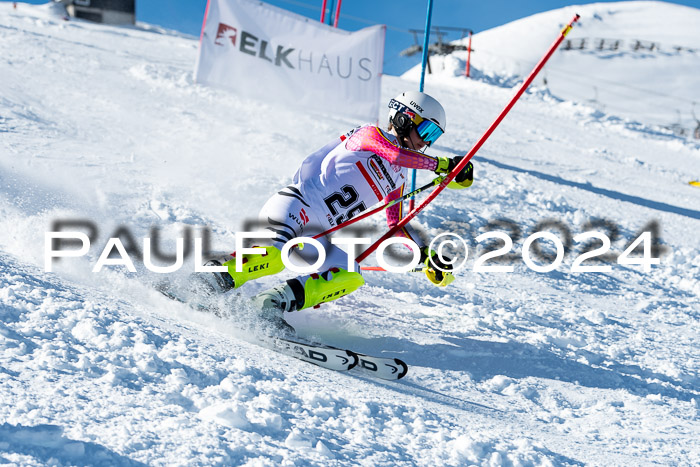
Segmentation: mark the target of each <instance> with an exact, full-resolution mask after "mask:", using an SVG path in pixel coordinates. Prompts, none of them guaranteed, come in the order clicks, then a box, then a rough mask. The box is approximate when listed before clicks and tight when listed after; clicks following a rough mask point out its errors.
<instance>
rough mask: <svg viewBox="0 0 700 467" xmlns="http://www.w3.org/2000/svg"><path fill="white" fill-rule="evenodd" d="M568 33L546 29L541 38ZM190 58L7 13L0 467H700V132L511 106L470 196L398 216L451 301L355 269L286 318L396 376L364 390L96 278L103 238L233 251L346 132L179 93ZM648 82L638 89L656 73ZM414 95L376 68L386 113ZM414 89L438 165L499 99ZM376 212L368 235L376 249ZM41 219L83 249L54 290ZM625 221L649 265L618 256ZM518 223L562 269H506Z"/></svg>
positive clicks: (1, 25) (479, 89)
mask: <svg viewBox="0 0 700 467" xmlns="http://www.w3.org/2000/svg"><path fill="white" fill-rule="evenodd" d="M654 5H655V7H654V8H655V9H657V11H661V12H665V11H667V10H666V9H665V8H666V7H665V5H664V4H659V3H655V4H654ZM610 8H611V9H614V8H617V7H610ZM669 8H670V7H669ZM674 8H675V7H674ZM668 11H671V10H670V9H669V10H668ZM695 12H696V10H692V13H693V14H695ZM584 13H585V12H584V11H583V10H582V11H581V14H584ZM668 15H670V13H668ZM568 16H569V14H568V12H564V14H563V15H562V16H559V15H557V16H556V18H555V19H553V22H554V23H556V24H551V25H550V24H549V23H550V22H549V21H547V22H546V24H543V26H542V29H543V30H546V31H548V32H549V33H551V37H552V40H553V38H554V37H555V36H556V33H557V32H558V30H559V29H558V28H559V23H564V22H566V21H568V20H569V19H570V18H568ZM613 18H614V16H611V17H605V20H606V21H607V22H611V21H613ZM619 18H623V15H619ZM593 20H594V19H593V18H590V17H584V18H582V24H584V25H587V24H591V22H593ZM620 21H622V20H620ZM619 24H623V23H622V22H621V23H619ZM658 27H659V29H658V31H667V29H668V28H667V27H666V26H664V25H659V26H658ZM653 31H655V30H652V32H653ZM680 31H681V29H680V28H679V29H678V31H676V32H678V34H680ZM660 33H661V32H659V34H660ZM669 34H671V33H670V32H669ZM547 35H549V34H547ZM650 38H651V39H654V37H650ZM662 39H663V38H662V37H660V38H659V40H662ZM681 39H682V37H676V36H673V37H672V38H671V39H669V41H670V42H677V43H678V44H679V45H684V44H685V43H681V42H680V41H681ZM687 39H688V41H689V44H690V42H693V41H695V43H697V40H696V36H692V35H689V36H688V37H687ZM690 45H693V44H690ZM545 49H546V45H545V46H543V47H539V46H538V47H536V48H535V51H536V53H537V54H539V53H540V52H541V53H544V51H545ZM196 53H197V40H196V39H195V38H190V37H183V36H181V35H177V34H173V33H169V32H167V31H162V30H159V29H157V28H155V27H146V26H139V27H134V28H120V27H109V26H101V25H95V24H89V23H86V22H80V21H64V20H63V19H62V18H61V17H60V16H56V15H55V14H54V13H53V11H52V9H50V8H49V7H48V6H42V7H30V6H28V5H25V4H19V5H18V7H17V9H13V8H12V4H11V3H1V4H0V82H1V83H2V92H1V93H0V187H1V190H0V229H1V230H2V236H1V237H0V401H1V402H2V403H1V404H0V463H11V464H19V465H45V464H51V465H53V464H55V465H188V466H189V465H198V464H199V465H203V464H223V465H324V466H326V465H349V464H353V465H367V466H370V465H371V466H373V465H580V464H592V465H652V464H677V465H698V464H700V445H699V443H698V439H700V419H699V414H700V412H699V410H700V409H699V407H698V402H699V400H700V384H699V383H700V379H699V377H698V370H699V368H700V351H699V344H698V342H699V339H698V338H699V337H700V336H699V335H698V329H700V235H698V231H700V202H699V201H700V188H698V187H695V186H692V185H689V184H688V182H689V181H692V180H698V179H700V144H698V142H697V140H693V139H690V138H682V137H678V136H675V135H673V134H672V133H670V132H668V131H663V130H661V129H659V128H658V127H656V126H653V125H651V124H648V123H646V122H643V121H639V120H634V119H630V118H623V117H620V116H617V115H615V114H614V113H606V112H604V111H601V110H600V109H596V108H595V107H594V106H591V105H586V104H585V103H576V102H573V101H568V100H562V99H559V98H554V97H552V94H551V93H550V92H549V91H547V90H545V89H542V88H541V87H539V88H534V89H532V90H531V91H530V92H528V93H527V94H526V95H525V96H524V97H523V98H522V99H521V101H520V102H518V104H517V105H516V106H515V108H514V109H513V110H512V112H511V113H510V114H509V115H508V117H507V118H506V119H505V120H504V121H503V123H502V124H501V126H500V127H499V128H498V129H497V130H496V132H495V133H494V134H493V135H492V137H491V138H490V139H489V141H488V142H487V143H486V144H485V145H484V147H483V148H482V149H481V151H480V152H479V153H478V155H477V156H476V157H475V158H474V165H475V173H476V180H475V183H474V185H473V186H472V187H471V188H469V189H467V190H460V191H452V190H445V191H444V192H443V193H442V194H441V195H440V196H439V197H438V198H437V199H436V200H435V202H434V203H433V204H431V205H430V206H429V207H428V208H427V209H426V210H425V211H424V212H422V213H421V214H420V215H419V216H418V218H417V222H416V225H417V226H418V228H419V229H420V230H421V231H422V232H423V234H424V235H425V236H426V238H427V239H430V238H433V237H436V236H437V235H438V234H440V233H443V232H453V233H456V234H459V235H461V236H462V237H463V238H465V239H466V240H467V243H468V245H469V248H470V256H469V259H468V261H467V263H466V268H465V269H464V270H463V271H461V272H460V273H458V274H457V279H456V280H455V282H454V283H453V284H451V285H450V286H449V287H447V288H444V289H442V288H440V289H438V288H435V287H433V286H432V285H430V284H429V283H428V281H427V280H425V277H422V275H421V274H403V275H402V274H389V273H382V272H367V273H366V274H365V277H366V280H367V285H366V286H365V287H363V288H361V289H360V290H359V291H357V292H356V293H354V294H352V295H351V296H349V297H346V298H344V299H341V300H339V301H336V302H333V303H330V304H326V305H324V306H323V307H321V308H319V309H315V310H309V311H304V312H300V313H295V314H293V316H291V317H290V322H293V324H295V326H296V327H297V329H298V331H299V334H300V335H302V336H306V337H310V338H312V337H313V338H315V339H317V340H321V341H323V342H326V343H329V344H333V345H336V346H346V347H349V348H351V349H353V350H356V351H360V352H365V353H373V354H379V355H385V356H390V357H399V358H401V359H403V360H405V361H406V362H407V363H408V364H409V366H410V370H409V373H408V375H407V376H406V377H405V378H404V379H403V380H400V381H398V382H387V381H381V380H376V379H373V378H372V377H371V376H369V375H368V374H366V373H362V372H359V371H355V370H353V371H351V372H349V373H335V372H332V371H328V370H324V369H321V368H319V367H315V366H313V365H310V364H308V363H305V362H301V361H299V360H296V359H293V358H290V357H287V356H283V355H280V354H277V353H274V352H272V351H271V350H269V349H266V348H263V347H261V346H259V345H256V344H255V343H254V342H253V341H254V339H253V338H252V337H251V336H250V332H249V328H250V326H251V325H255V324H256V322H255V320H254V319H253V318H251V316H250V315H251V314H250V312H249V311H250V310H248V309H247V308H246V306H245V303H244V301H242V300H241V299H239V298H238V297H232V298H229V299H225V300H228V302H225V304H226V303H228V304H229V305H230V313H229V316H228V317H227V318H217V317H216V316H213V315H210V314H207V313H204V312H197V311H193V310H191V309H189V308H188V307H187V306H185V305H182V304H178V303H173V302H171V301H169V300H167V299H165V298H164V297H161V296H160V295H159V294H157V293H156V292H154V291H152V290H151V288H150V287H149V285H148V284H149V283H150V282H152V280H153V276H154V275H155V273H150V272H148V271H147V270H146V269H145V268H144V267H143V264H142V263H141V262H140V261H138V260H136V259H135V260H134V262H135V264H136V267H137V272H136V273H130V272H127V271H126V269H125V268H124V267H115V266H106V267H105V268H103V269H102V270H101V271H100V272H98V273H93V272H91V271H92V268H93V267H94V266H95V264H96V262H97V261H98V258H99V257H100V254H101V253H102V249H103V247H104V246H105V245H106V243H107V240H108V238H109V237H110V236H120V238H122V239H124V241H125V243H128V241H127V240H133V242H132V244H131V246H130V248H129V250H130V251H131V252H132V255H131V256H133V257H135V258H136V257H138V254H136V253H134V251H136V250H139V251H141V250H142V243H141V242H142V239H143V238H146V237H151V236H153V235H154V234H159V236H160V237H159V238H160V242H161V244H160V248H161V250H162V251H165V252H168V253H169V254H171V253H172V252H173V251H174V245H175V241H174V240H175V238H177V237H179V236H182V234H183V232H184V231H185V228H187V227H190V228H192V229H193V231H194V230H197V229H199V227H197V228H195V226H208V227H209V229H210V231H211V246H212V248H213V249H217V250H218V249H221V250H229V251H230V250H231V249H232V248H233V245H234V240H235V235H236V232H240V231H243V230H244V226H245V221H246V220H250V219H254V218H255V217H256V215H257V211H258V209H259V208H260V207H261V206H262V204H263V203H264V201H265V200H266V199H267V198H268V197H269V196H270V195H271V194H272V193H274V192H275V191H276V190H278V189H279V188H280V187H282V186H285V184H287V183H288V182H290V180H291V176H292V174H293V173H294V171H295V170H296V167H297V166H298V165H299V163H300V161H301V160H302V159H303V158H304V157H305V156H306V155H307V154H309V153H310V152H311V151H313V150H315V149H316V148H317V147H319V146H321V145H323V144H324V143H326V142H327V141H328V140H330V139H331V138H334V137H337V136H338V135H339V134H341V133H343V132H345V131H347V130H348V129H350V128H352V127H354V126H355V125H357V124H359V123H362V122H356V121H351V120H348V119H344V118H343V117H342V113H341V112H339V111H338V110H337V109H331V110H329V112H328V113H327V114H316V113H311V112H306V111H304V109H287V108H281V107H278V106H276V105H275V104H274V103H270V102H258V101H253V100H249V99H247V98H245V97H243V96H238V95H235V94H231V93H227V92H224V91H221V90H216V89H211V88H205V87H201V86H198V85H197V84H195V83H193V82H192V66H193V63H194V60H195V56H196ZM533 53H534V52H533ZM558 56H559V57H563V56H564V53H563V52H561V53H559V52H558ZM696 66H697V65H696ZM598 68H599V69H598V72H599V73H602V74H604V73H605V68H604V66H603V65H601V66H600V67H598ZM647 71H648V73H647V75H646V76H647V78H646V79H647V80H648V84H649V85H654V86H656V85H658V86H661V85H663V83H665V82H666V81H667V77H666V76H664V75H663V74H662V73H658V72H656V71H653V70H651V69H649V70H647ZM613 75H614V73H613ZM503 76H506V75H505V74H504V75H503ZM697 76H698V74H694V75H691V74H687V75H682V76H674V79H675V80H676V81H678V82H681V83H686V84H688V85H690V83H691V82H692V80H697ZM496 84H502V83H496ZM415 85H416V83H415V81H414V80H411V79H401V78H396V77H385V80H384V83H383V96H382V97H383V99H385V100H388V99H389V98H390V97H392V96H394V95H396V94H398V93H399V92H400V91H402V90H406V89H415ZM696 89H697V86H696ZM426 90H427V91H428V92H429V93H431V94H432V95H434V96H435V97H437V98H438V99H439V100H440V101H441V102H443V103H444V105H445V107H446V111H447V115H448V124H447V133H446V134H445V135H444V136H443V137H442V138H441V139H440V140H439V141H438V143H437V144H436V145H435V147H433V148H431V149H430V150H429V153H431V154H434V155H446V156H454V155H463V154H465V153H466V152H467V151H468V149H469V148H470V147H471V146H472V145H473V143H474V142H475V141H476V140H477V139H478V138H479V137H480V136H481V134H482V133H483V131H484V130H485V129H486V128H487V127H488V125H489V124H490V122H491V121H493V119H494V118H495V117H496V116H497V114H498V112H499V111H500V109H501V108H503V106H504V105H505V104H506V103H507V102H508V100H509V99H510V97H511V95H512V94H513V90H512V89H508V88H506V87H503V86H502V85H494V84H493V83H489V82H486V81H477V80H465V79H440V78H438V77H437V76H433V77H428V80H427V87H426ZM382 119H383V117H382ZM428 176H429V174H427V175H426V174H421V178H419V182H426V181H427V180H428ZM381 217H382V216H378V217H377V218H376V219H371V220H368V221H366V222H364V223H363V224H362V225H363V227H365V232H366V233H367V232H369V233H371V235H372V236H373V237H374V238H377V237H378V236H379V235H380V234H381V233H382V232H383V231H384V229H385V228H386V227H385V224H384V220H383V219H382V218H381ZM78 221H79V222H81V223H82V224H75V223H76V222H78ZM57 222H58V224H61V223H63V225H64V226H66V225H68V227H69V228H68V230H69V229H70V224H66V223H70V222H73V223H74V227H73V228H75V229H78V230H81V231H86V232H88V233H92V234H94V241H93V242H92V247H91V249H90V251H89V254H88V255H87V256H85V257H82V258H64V259H61V260H60V261H58V260H57V261H54V264H53V270H54V272H51V273H48V272H45V263H44V248H45V238H44V236H45V232H47V231H50V230H52V229H54V228H55V227H56V226H57ZM75 225H78V227H75ZM89 226H92V227H95V231H93V232H89V230H90V229H89V228H87V227H89ZM63 229H64V230H67V229H66V227H63ZM496 230H498V231H501V232H503V233H505V234H508V235H509V236H510V237H511V238H512V239H513V242H514V245H513V247H512V249H511V250H510V251H509V254H510V255H511V256H509V257H506V262H505V263H498V262H497V261H494V260H491V261H489V262H487V263H486V265H491V266H494V265H512V266H513V267H514V270H513V272H475V271H474V265H475V260H476V258H478V257H479V255H480V254H481V253H483V249H484V245H485V243H486V242H480V243H477V242H476V241H475V238H476V237H477V236H478V235H480V234H483V233H485V232H489V231H496ZM643 230H647V231H650V232H654V236H653V238H652V240H653V241H654V248H653V249H652V250H653V251H652V252H653V253H654V254H655V255H658V256H660V258H661V259H660V264H658V265H652V266H651V267H650V268H649V270H648V271H645V268H644V267H643V266H641V265H633V264H618V263H617V262H615V257H617V256H619V255H620V254H621V253H622V252H623V250H624V249H625V247H626V246H627V245H628V244H629V243H630V242H631V241H632V240H634V239H635V238H637V237H638V236H639V234H640V232H641V231H643ZM197 231H198V232H199V230H197ZM536 231H548V232H551V233H553V234H554V235H556V236H557V238H559V239H561V241H562V242H563V243H569V242H568V241H567V238H568V237H571V238H572V240H571V242H570V244H571V247H570V248H569V249H568V250H567V253H566V256H565V257H564V260H563V262H562V264H560V265H559V266H558V267H556V269H554V270H553V271H550V272H536V271H535V270H534V268H533V267H530V266H527V265H526V263H525V262H524V259H523V250H524V247H523V246H524V243H525V239H526V238H527V237H528V236H529V235H531V234H532V233H533V232H536ZM586 231H598V232H601V233H605V234H606V235H607V236H608V237H611V238H612V247H611V250H610V251H609V252H608V254H611V255H612V260H611V261H610V262H608V263H606V264H607V265H608V266H610V269H609V271H607V272H583V273H575V272H572V267H573V263H574V261H575V260H576V259H577V258H578V257H579V256H580V255H581V250H582V244H583V243H587V242H589V241H590V240H591V239H581V238H579V239H578V240H577V241H573V238H574V237H576V236H577V235H579V234H581V233H583V232H586ZM501 244H502V242H497V241H494V245H496V246H499V245H501ZM536 244H537V245H539V246H540V248H546V247H552V246H553V243H551V241H548V240H546V239H545V240H540V241H538V242H537V243H536ZM600 245H601V243H600V241H595V242H594V243H593V246H594V247H598V246H600ZM529 251H533V247H531V248H530V250H529ZM548 251H550V252H553V251H554V249H553V247H552V248H549V250H548ZM640 255H641V248H640V251H639V252H636V253H635V254H634V255H632V256H633V257H638V256H640ZM534 261H535V263H536V264H535V265H536V266H537V265H539V266H546V265H547V264H549V263H551V261H552V259H551V258H550V259H548V260H547V259H537V258H534ZM191 263H192V257H191V256H190V257H189V258H188V259H187V260H186V264H187V266H188V267H191ZM368 264H375V258H374V256H372V257H371V258H370V261H369V263H368ZM583 265H585V266H596V265H599V266H600V264H599V263H596V262H595V261H591V260H588V261H585V262H584V263H583ZM183 273H184V272H183ZM285 277H288V276H285ZM275 280H277V279H275ZM251 288H252V289H254V284H253V287H251ZM225 300H224V301H225Z"/></svg>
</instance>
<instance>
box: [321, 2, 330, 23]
mask: <svg viewBox="0 0 700 467" xmlns="http://www.w3.org/2000/svg"><path fill="white" fill-rule="evenodd" d="M327 2H328V0H323V3H322V4H321V22H322V23H325V22H326V3H327Z"/></svg>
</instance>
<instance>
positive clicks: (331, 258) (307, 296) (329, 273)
mask: <svg viewBox="0 0 700 467" xmlns="http://www.w3.org/2000/svg"><path fill="white" fill-rule="evenodd" d="M320 242H321V244H322V245H323V247H324V248H325V250H326V260H325V261H324V263H323V265H322V266H321V267H320V268H319V270H320V271H323V272H322V273H314V274H309V275H303V276H299V277H296V278H294V279H290V280H288V281H286V282H285V283H283V284H280V285H279V286H277V287H274V288H272V289H269V290H266V291H264V292H262V293H260V294H258V295H256V296H255V297H254V298H253V300H254V302H255V303H256V305H257V306H259V307H260V308H263V309H269V308H274V309H277V310H281V311H283V312H284V311H296V310H303V309H305V308H311V307H316V306H318V305H320V304H321V303H326V302H330V301H333V300H337V299H338V298H340V297H343V296H345V295H348V294H350V293H352V292H354V291H355V290H357V289H358V288H360V287H361V286H362V285H364V283H365V280H364V278H363V277H362V275H361V274H360V273H359V267H358V266H357V264H353V265H352V266H353V267H352V269H351V270H347V267H348V264H347V263H348V256H347V254H346V253H345V252H344V251H343V250H341V249H340V248H338V247H337V246H335V245H332V244H331V243H330V242H328V241H327V240H325V239H324V240H320ZM305 250H307V249H306V248H305V249H304V250H301V251H299V250H297V251H295V253H297V256H301V255H300V253H304V252H305ZM304 259H305V260H307V261H308V260H309V254H308V253H306V258H304ZM311 259H312V260H313V261H311V262H314V261H315V258H311Z"/></svg>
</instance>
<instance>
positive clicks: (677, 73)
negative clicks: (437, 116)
mask: <svg viewBox="0 0 700 467" xmlns="http://www.w3.org/2000/svg"><path fill="white" fill-rule="evenodd" d="M575 13H578V14H580V15H581V19H580V21H579V22H578V23H577V24H576V25H575V27H574V28H573V30H572V31H571V32H570V33H569V35H568V36H567V40H568V41H570V44H569V47H571V48H572V49H571V50H560V52H558V53H557V54H555V55H554V56H553V57H552V59H551V60H550V61H549V62H548V64H547V65H546V67H545V69H544V70H543V72H542V73H541V74H540V76H539V77H538V78H537V80H536V81H535V84H536V85H537V86H543V87H546V88H547V89H548V90H549V91H550V92H551V93H552V94H553V95H555V96H557V97H559V98H562V99H566V100H572V101H577V102H584V103H587V104H588V105H590V106H592V107H594V108H595V109H597V110H599V111H601V112H605V113H608V114H614V115H617V116H619V117H623V118H627V119H630V120H632V121H638V122H642V123H647V124H654V125H658V126H661V127H667V128H669V129H670V130H672V131H674V132H675V133H676V134H680V133H681V132H683V134H684V135H685V136H690V135H692V134H693V131H694V129H695V128H696V127H698V126H699V125H700V120H699V119H700V91H698V90H699V89H700V28H698V24H700V9H697V8H691V7H687V6H682V5H675V4H671V3H665V2H656V1H625V2H614V3H593V4H588V5H575V6H568V7H565V8H560V9H556V10H552V11H548V12H544V13H539V14H536V15H532V16H529V17H526V18H522V19H519V20H517V21H513V22H511V23H508V24H504V25H503V26H499V27H496V28H493V29H489V30H487V31H483V32H480V33H477V34H475V35H474V36H473V38H472V47H473V49H474V53H473V54H472V57H471V67H472V70H471V71H472V73H473V74H472V76H473V77H475V78H476V79H482V80H487V81H490V82H499V83H504V84H507V85H512V84H513V82H514V81H516V80H518V79H522V78H523V77H524V76H526V75H527V74H528V73H529V71H530V70H531V69H532V68H533V67H534V65H535V64H536V63H537V61H538V60H539V59H540V58H541V56H542V54H543V50H546V47H547V46H548V45H549V44H551V43H552V41H553V40H554V36H553V35H552V32H551V31H552V30H553V29H555V28H557V27H559V28H561V27H562V26H563V25H565V24H566V23H567V22H568V21H569V20H571V18H573V16H574V14H575ZM466 42H467V41H466V39H464V40H461V41H456V42H455V43H462V44H464V45H466ZM563 46H566V42H565V43H564V44H563ZM466 58H467V53H466V51H464V52H463V51H459V52H455V53H453V54H451V55H448V56H435V57H431V64H432V68H433V70H434V71H435V73H436V74H438V75H441V76H442V77H457V76H459V77H462V76H463V75H464V72H465V64H466ZM404 76H405V77H410V78H413V79H418V77H419V76H420V65H418V66H416V67H414V68H412V69H411V70H409V71H408V72H406V74H404ZM693 113H694V114H695V117H694V116H693Z"/></svg>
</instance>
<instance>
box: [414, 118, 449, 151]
mask: <svg viewBox="0 0 700 467" xmlns="http://www.w3.org/2000/svg"><path fill="white" fill-rule="evenodd" d="M416 130H417V131H418V135H419V136H420V137H421V138H422V139H423V141H425V142H426V143H428V145H430V144H433V143H434V142H435V141H437V139H438V138H439V137H440V136H442V133H443V131H442V130H441V129H440V127H439V126H437V125H436V124H435V123H434V122H431V121H430V120H423V121H422V122H420V123H419V124H418V126H417V127H416Z"/></svg>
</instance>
